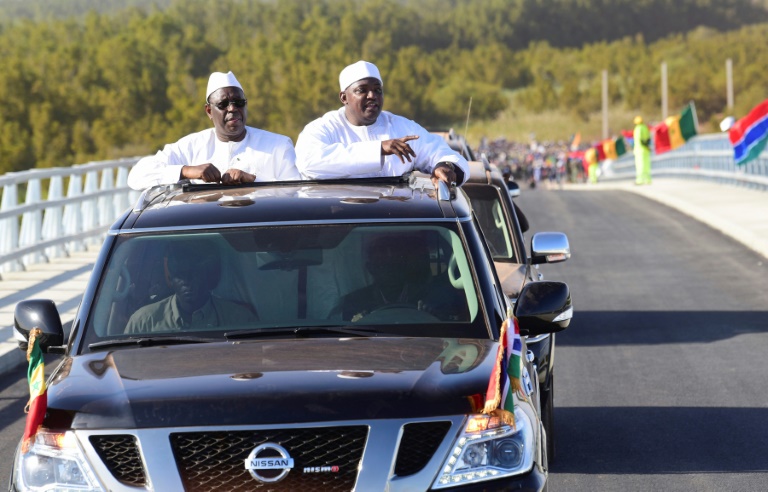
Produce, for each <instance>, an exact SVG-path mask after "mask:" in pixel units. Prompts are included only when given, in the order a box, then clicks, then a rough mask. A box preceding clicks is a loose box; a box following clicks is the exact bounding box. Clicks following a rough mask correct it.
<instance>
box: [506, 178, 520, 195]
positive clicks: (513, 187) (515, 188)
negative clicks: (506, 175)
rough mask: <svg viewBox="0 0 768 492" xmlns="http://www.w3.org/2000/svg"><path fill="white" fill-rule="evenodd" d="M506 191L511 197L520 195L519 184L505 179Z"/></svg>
mask: <svg viewBox="0 0 768 492" xmlns="http://www.w3.org/2000/svg"><path fill="white" fill-rule="evenodd" d="M507 191H509V196H511V197H512V198H515V197H518V196H520V185H519V184H517V183H516V182H514V181H507Z"/></svg>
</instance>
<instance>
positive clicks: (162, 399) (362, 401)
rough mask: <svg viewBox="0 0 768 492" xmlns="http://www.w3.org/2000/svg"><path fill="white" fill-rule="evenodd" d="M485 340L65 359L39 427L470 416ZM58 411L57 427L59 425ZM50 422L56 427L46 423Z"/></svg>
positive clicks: (151, 351) (153, 350) (352, 342)
mask: <svg viewBox="0 0 768 492" xmlns="http://www.w3.org/2000/svg"><path fill="white" fill-rule="evenodd" d="M490 354H496V342H494V341H492V340H475V339H442V338H350V339H327V338H326V339H297V340H279V341H268V342H265V341H263V340H260V341H246V342H236V343H231V342H222V343H207V344H196V345H172V346H164V347H145V348H131V349H121V350H116V351H112V352H101V353H92V354H87V355H81V356H76V357H68V358H66V359H65V360H64V361H63V362H62V364H61V366H60V367H59V368H58V369H57V371H56V372H55V373H54V375H53V378H52V380H51V383H50V386H49V390H48V391H49V393H48V400H49V419H51V420H58V421H59V422H58V425H59V426H62V425H67V426H71V427H72V428H88V429H99V428H101V429H103V428H151V427H177V426H197V425H200V426H202V425H230V426H231V425H257V424H275V423H300V422H317V421H334V420H336V421H338V420H355V419H385V418H419V417H430V416H440V415H453V414H466V413H471V412H473V411H477V408H473V404H475V405H476V404H477V402H478V401H482V398H481V396H480V395H483V394H484V393H485V390H486V388H487V385H488V379H489V376H490V373H491V369H492V367H493V363H494V361H495V357H494V356H490ZM62 415H67V416H68V417H67V418H66V420H69V422H67V423H66V424H62V423H61V422H60V420H61V418H62ZM46 424H47V425H49V426H56V422H46Z"/></svg>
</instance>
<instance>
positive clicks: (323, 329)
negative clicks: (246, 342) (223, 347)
mask: <svg viewBox="0 0 768 492" xmlns="http://www.w3.org/2000/svg"><path fill="white" fill-rule="evenodd" d="M328 333H334V334H342V335H352V336H356V337H371V336H374V337H375V336H379V335H384V333H381V332H380V331H379V330H376V329H373V328H365V327H359V328H357V327H356V328H346V327H344V326H281V327H277V328H256V329H254V330H240V331H230V332H227V333H225V334H224V338H226V339H227V340H238V339H242V338H259V337H271V336H276V335H293V336H295V337H296V338H300V337H307V336H311V335H325V334H328Z"/></svg>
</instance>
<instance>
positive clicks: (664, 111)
mask: <svg viewBox="0 0 768 492" xmlns="http://www.w3.org/2000/svg"><path fill="white" fill-rule="evenodd" d="M667 107H668V103H667V62H661V119H662V120H666V119H667Z"/></svg>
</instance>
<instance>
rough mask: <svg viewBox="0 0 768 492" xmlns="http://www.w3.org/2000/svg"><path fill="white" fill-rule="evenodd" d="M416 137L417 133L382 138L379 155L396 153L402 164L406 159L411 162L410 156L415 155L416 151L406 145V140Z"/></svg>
mask: <svg viewBox="0 0 768 492" xmlns="http://www.w3.org/2000/svg"><path fill="white" fill-rule="evenodd" d="M417 138H419V136H418V135H407V136H405V137H402V138H393V139H392V140H384V141H382V142H381V155H396V156H397V157H399V158H400V162H402V163H403V164H405V160H406V159H408V162H411V158H413V157H416V152H414V151H413V149H412V148H411V146H410V145H408V142H409V141H411V140H416V139H417Z"/></svg>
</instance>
